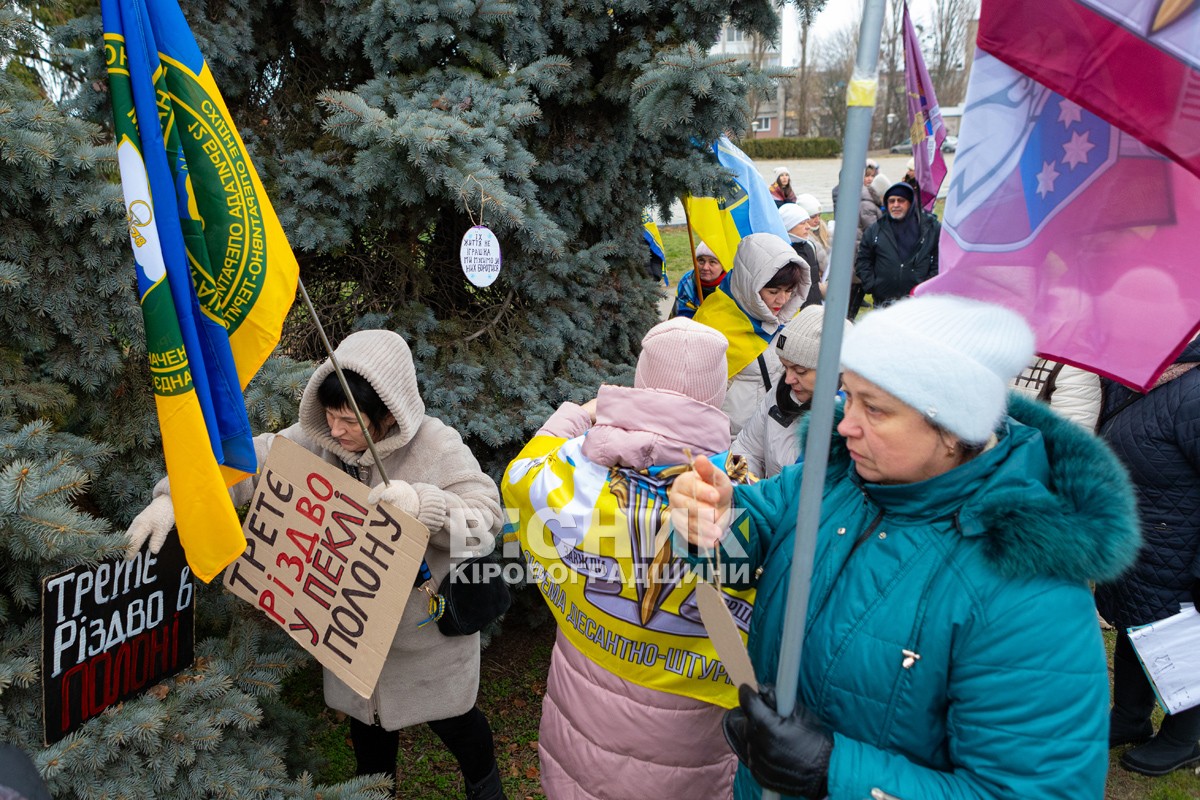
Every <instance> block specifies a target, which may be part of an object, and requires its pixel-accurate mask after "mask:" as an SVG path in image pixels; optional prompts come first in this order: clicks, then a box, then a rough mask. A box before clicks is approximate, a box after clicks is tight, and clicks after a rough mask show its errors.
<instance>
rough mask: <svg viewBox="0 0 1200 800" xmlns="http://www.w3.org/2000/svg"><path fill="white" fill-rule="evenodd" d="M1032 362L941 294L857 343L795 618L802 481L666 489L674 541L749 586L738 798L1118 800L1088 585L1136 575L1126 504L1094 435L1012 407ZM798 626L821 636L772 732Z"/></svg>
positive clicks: (812, 642) (711, 479)
mask: <svg viewBox="0 0 1200 800" xmlns="http://www.w3.org/2000/svg"><path fill="white" fill-rule="evenodd" d="M1033 350H1034V338H1033V334H1032V332H1031V331H1030V329H1029V326H1028V325H1027V324H1026V323H1025V321H1024V320H1023V319H1021V317H1019V316H1018V315H1017V314H1015V313H1013V312H1012V311H1009V310H1008V309H1005V308H1001V307H999V306H994V305H990V304H987V303H981V302H978V301H974V300H966V299H962V298H957V297H952V296H950V295H929V296H924V297H917V298H914V299H905V300H900V301H898V302H897V303H895V304H894V305H893V306H890V307H888V308H885V309H882V310H879V311H873V312H871V313H870V314H867V315H866V316H865V317H864V318H863V319H862V320H861V321H860V322H858V323H857V324H856V325H855V327H854V328H853V329H852V330H850V331H849V332H848V333H847V334H846V339H845V343H844V345H843V348H842V368H843V375H842V381H843V389H844V392H845V395H846V401H845V404H844V406H843V408H842V409H841V410H840V412H839V413H837V414H836V416H838V417H839V419H838V422H837V426H836V432H835V433H834V434H833V440H832V442H831V451H830V459H829V465H828V468H827V471H826V474H825V476H824V497H823V500H822V503H821V510H820V526H819V529H818V532H817V543H816V551H815V561H814V565H813V571H812V585H811V590H812V591H811V597H810V600H809V605H808V608H807V609H803V608H800V609H788V608H787V607H786V606H787V596H788V581H789V576H790V571H791V563H792V558H793V549H794V540H795V535H796V533H795V524H796V512H797V504H798V503H799V497H800V481H801V473H802V471H803V469H804V468H805V466H806V464H801V465H797V466H792V467H787V468H785V469H784V470H783V472H781V473H780V474H779V475H777V476H776V477H774V478H770V479H767V480H764V481H760V482H758V483H756V484H754V485H752V486H737V487H733V486H731V485H730V482H729V481H728V480H727V479H726V478H725V476H724V475H722V474H721V473H719V472H718V471H716V470H714V469H712V468H711V466H710V465H709V464H708V463H707V462H706V461H705V460H704V459H697V461H696V469H695V471H693V472H689V473H686V474H684V475H681V476H680V477H679V478H678V479H677V480H676V481H675V484H674V486H673V487H672V489H671V492H670V496H669V500H670V504H671V520H672V524H673V525H674V526H675V531H676V534H675V535H676V537H677V538H685V539H686V541H684V542H682V545H684V546H689V547H692V548H698V550H696V553H697V555H696V556H695V557H696V558H698V559H702V558H706V557H708V553H709V552H710V550H709V549H710V548H713V547H714V546H719V547H720V560H721V562H722V563H723V564H725V565H726V569H732V568H733V567H732V565H734V564H738V563H742V562H746V563H748V565H749V567H750V572H749V574H750V575H751V576H755V579H754V580H753V584H754V586H755V587H756V588H757V595H756V602H755V606H754V616H753V619H752V620H751V623H750V636H749V642H748V648H749V651H750V658H751V661H752V663H753V665H754V670H755V673H756V677H757V679H758V683H759V686H760V689H759V691H757V692H755V691H753V690H751V689H750V688H749V687H748V686H745V685H743V686H741V687H740V701H741V704H740V708H738V709H735V710H733V711H731V712H730V713H729V714H727V715H726V717H725V735H726V738H727V739H728V740H729V742H730V744H731V746H732V747H733V749H734V750H735V752H737V754H738V757H739V759H740V760H741V762H742V763H741V767H739V770H738V775H737V778H736V780H735V785H734V793H735V797H736V798H738V800H750V798H757V797H758V796H759V791H760V789H759V787H760V786H764V787H767V788H770V789H774V790H775V791H778V792H780V793H781V794H783V795H785V796H787V797H806V798H824V797H826V796H828V797H829V798H831V800H862V798H888V797H894V798H905V800H915V799H916V798H920V800H949V799H950V798H967V797H970V798H974V799H975V800H1001V799H1002V798H1003V800H1018V798H1021V799H1022V800H1023V799H1024V798H1035V797H1036V798H1038V800H1101V799H1102V798H1103V797H1104V784H1105V775H1106V773H1107V770H1108V748H1107V736H1108V723H1107V719H1106V713H1105V699H1106V697H1107V692H1108V668H1107V664H1106V663H1105V655H1104V647H1103V644H1102V642H1101V637H1100V629H1099V627H1098V626H1097V625H1096V617H1095V611H1094V610H1093V608H1092V598H1091V593H1090V591H1089V589H1088V584H1087V582H1088V580H1091V579H1099V580H1109V579H1112V578H1113V577H1114V576H1116V575H1118V574H1120V573H1121V572H1122V571H1123V570H1124V569H1125V568H1126V567H1127V566H1128V565H1129V564H1130V563H1131V562H1132V561H1133V559H1134V557H1135V553H1136V551H1137V546H1138V531H1137V520H1136V516H1135V513H1134V498H1133V492H1132V489H1131V488H1130V486H1129V482H1128V479H1127V478H1126V476H1125V472H1124V470H1123V469H1122V468H1121V466H1120V463H1119V462H1118V461H1117V459H1116V458H1115V457H1114V456H1113V454H1112V453H1111V452H1110V451H1109V450H1108V449H1107V448H1106V447H1105V446H1104V445H1103V443H1102V442H1100V441H1099V440H1098V439H1096V438H1095V437H1094V436H1093V435H1091V434H1089V433H1087V432H1086V431H1083V430H1081V429H1080V428H1079V426H1077V425H1075V424H1074V423H1072V422H1069V421H1067V420H1065V419H1063V418H1061V417H1059V416H1058V415H1056V414H1055V413H1054V412H1052V411H1050V410H1049V409H1048V408H1046V407H1045V406H1043V405H1041V404H1039V403H1036V402H1033V401H1030V400H1026V399H1024V398H1020V397H1017V396H1016V395H1010V394H1009V392H1008V391H1007V386H1008V383H1009V381H1011V380H1012V379H1013V377H1015V376H1016V374H1017V373H1018V372H1020V371H1021V369H1022V368H1023V367H1024V366H1025V365H1026V364H1027V363H1029V361H1030V359H1031V358H1032V356H1033ZM806 612H807V613H806ZM786 614H800V615H802V616H804V617H806V619H807V627H806V631H805V639H804V643H805V644H804V650H803V657H802V661H801V665H800V675H799V695H798V697H797V704H796V708H795V710H794V711H793V713H791V714H790V715H789V716H787V717H782V716H781V715H780V714H779V713H778V712H777V711H776V707H777V705H776V700H775V694H774V689H773V688H772V685H773V684H774V683H775V682H776V678H777V674H776V670H777V667H778V662H779V652H780V647H781V640H782V630H783V621H784V617H785V615H786Z"/></svg>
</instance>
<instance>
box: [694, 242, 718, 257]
mask: <svg viewBox="0 0 1200 800" xmlns="http://www.w3.org/2000/svg"><path fill="white" fill-rule="evenodd" d="M700 256H708V257H709V258H717V254H716V253H714V252H713V249H712V248H711V247H709V246H708V245H706V244H705V243H704V242H701V243H700V244H698V245H696V258H699V257H700ZM720 260H721V259H719V258H717V261H720Z"/></svg>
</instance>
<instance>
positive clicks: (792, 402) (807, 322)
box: [729, 306, 853, 478]
mask: <svg viewBox="0 0 1200 800" xmlns="http://www.w3.org/2000/svg"><path fill="white" fill-rule="evenodd" d="M824 322H825V306H807V307H805V308H802V309H800V313H799V314H797V315H796V316H795V317H793V318H792V321H791V322H789V323H788V324H787V325H786V326H785V327H784V329H783V332H782V333H780V334H779V335H778V336H776V337H775V345H774V350H775V354H776V356H777V357H778V358H779V362H780V363H781V364H782V365H783V379H782V380H780V381H778V382H777V383H776V388H775V390H774V391H771V392H768V393H767V394H766V396H764V397H763V400H762V403H760V404H759V406H758V411H757V412H756V413H755V415H754V416H753V417H751V418H750V420H749V421H748V422H747V423H746V424H745V425H744V426H743V427H742V430H741V432H740V433H739V434H738V435H737V439H736V440H735V441H734V443H733V446H732V447H730V448H729V452H730V454H732V455H735V456H741V457H742V458H744V459H746V465H747V467H748V468H749V469H750V474H751V475H754V476H755V477H756V478H769V477H771V476H772V475H778V474H779V472H780V470H782V469H783V468H784V467H787V466H790V465H792V464H795V463H796V461H797V459H798V458H799V455H800V447H801V442H800V440H799V439H798V438H797V433H798V429H799V426H798V425H797V424H796V421H797V420H799V419H800V417H801V416H802V415H804V414H805V413H807V412H808V410H809V409H810V408H811V407H812V398H813V388H814V387H815V386H816V383H817V356H818V355H819V354H820V352H821V326H822V325H823V324H824ZM851 327H853V326H852V325H851V324H850V322H848V321H847V322H846V330H847V331H849V330H850V328H851Z"/></svg>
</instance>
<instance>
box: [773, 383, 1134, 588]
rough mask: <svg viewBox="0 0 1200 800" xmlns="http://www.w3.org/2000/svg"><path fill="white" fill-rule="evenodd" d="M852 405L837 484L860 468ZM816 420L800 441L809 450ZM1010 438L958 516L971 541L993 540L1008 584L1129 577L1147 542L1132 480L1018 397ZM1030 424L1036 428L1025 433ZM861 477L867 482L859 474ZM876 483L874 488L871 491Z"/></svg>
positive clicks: (1012, 401) (1078, 434)
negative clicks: (1034, 468)
mask: <svg viewBox="0 0 1200 800" xmlns="http://www.w3.org/2000/svg"><path fill="white" fill-rule="evenodd" d="M841 418H842V408H841V406H840V405H839V406H838V407H837V408H836V409H835V415H834V432H833V436H832V440H831V446H830V453H829V469H828V476H829V478H828V480H839V479H842V478H844V476H845V474H846V472H847V471H849V470H852V469H853V462H852V461H851V459H850V453H849V451H848V450H847V449H846V440H845V439H844V438H843V437H842V436H841V435H840V434H838V433H837V423H838V422H840V421H841ZM808 423H809V416H808V415H805V417H804V418H803V419H802V420H801V424H800V425H798V426H797V432H796V435H797V436H798V437H800V438H799V441H800V446H801V448H803V446H804V442H805V439H806V437H807V435H808ZM1001 424H1002V426H1005V428H1006V429H1005V430H1004V431H1003V435H1005V436H1009V437H1011V438H1012V440H1013V444H1012V452H1011V453H1010V454H1009V456H1008V458H1006V459H1005V462H1004V463H1003V464H1001V465H1000V466H999V467H998V468H997V469H996V471H995V474H994V475H993V477H992V478H991V479H989V480H988V481H987V482H986V483H985V484H984V485H983V486H982V488H981V489H980V491H978V492H976V493H975V494H973V495H971V496H969V497H968V498H967V499H966V501H965V502H963V503H962V505H961V507H960V508H959V510H958V511H957V513H956V514H955V521H956V524H957V525H958V527H959V529H960V530H961V532H962V533H963V535H965V536H984V537H986V539H987V541H986V544H985V547H984V554H985V557H986V559H987V561H988V563H990V564H991V565H992V566H993V567H994V568H995V569H996V571H997V572H999V573H1000V574H1001V575H1004V576H1007V577H1019V576H1028V575H1045V576H1050V577H1057V578H1065V579H1068V580H1090V581H1096V582H1104V581H1109V580H1112V579H1113V578H1115V577H1117V576H1118V575H1120V574H1121V573H1122V572H1124V571H1125V570H1126V569H1127V568H1128V567H1129V566H1130V565H1131V564H1133V562H1134V560H1135V558H1136V557H1137V551H1138V548H1139V546H1140V545H1141V535H1140V533H1139V526H1138V517H1137V504H1136V501H1135V498H1134V494H1133V488H1132V486H1131V484H1130V482H1129V476H1128V474H1127V472H1126V470H1125V468H1124V466H1123V465H1122V464H1121V462H1120V461H1119V460H1118V459H1117V457H1116V456H1115V455H1113V453H1112V451H1111V450H1110V449H1109V447H1108V445H1106V444H1105V443H1104V442H1103V441H1101V440H1100V439H1098V438H1096V437H1095V436H1093V435H1092V434H1090V433H1088V432H1087V431H1085V430H1083V429H1081V428H1080V427H1079V426H1078V425H1076V424H1075V423H1073V422H1071V421H1069V420H1067V419H1065V418H1063V417H1060V416H1059V415H1058V414H1056V413H1054V412H1053V411H1051V410H1050V408H1049V407H1048V406H1045V405H1043V404H1041V403H1039V402H1037V401H1034V400H1029V399H1027V398H1024V397H1022V396H1020V395H1018V394H1016V393H1010V394H1009V404H1008V416H1007V417H1006V418H1005V420H1004V421H1003V422H1002V423H1001ZM1020 426H1024V427H1026V428H1029V429H1032V430H1028V431H1020V430H1019V427H1020ZM1037 447H1041V448H1043V449H1044V451H1045V459H1046V461H1048V463H1049V472H1048V476H1047V478H1046V479H1044V480H1042V479H1036V478H1035V477H1033V476H1031V475H1030V473H1029V471H1028V470H1025V469H1024V461H1025V458H1026V457H1028V456H1030V455H1035V456H1037V457H1038V458H1039V459H1040V458H1041V456H1040V454H1037V453H1034V452H1033V451H1026V450H1025V449H1026V448H1037ZM855 477H856V479H857V476H855ZM870 488H871V487H870V485H869V484H866V485H864V489H865V490H866V491H867V492H868V494H869V493H870Z"/></svg>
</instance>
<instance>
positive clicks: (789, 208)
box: [779, 203, 811, 231]
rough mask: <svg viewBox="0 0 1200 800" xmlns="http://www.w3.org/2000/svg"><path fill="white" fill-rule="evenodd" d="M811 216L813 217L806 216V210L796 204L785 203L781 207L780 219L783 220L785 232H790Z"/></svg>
mask: <svg viewBox="0 0 1200 800" xmlns="http://www.w3.org/2000/svg"><path fill="white" fill-rule="evenodd" d="M809 216H811V215H809V214H805V213H804V209H802V208H801V207H800V206H798V205H796V204H795V203H784V204H783V205H781V206H780V207H779V218H780V219H781V220H783V229H784V230H785V231H790V230H791V229H792V228H794V227H796V226H797V225H799V224H800V223H801V222H804V220H806V219H808V218H809Z"/></svg>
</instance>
